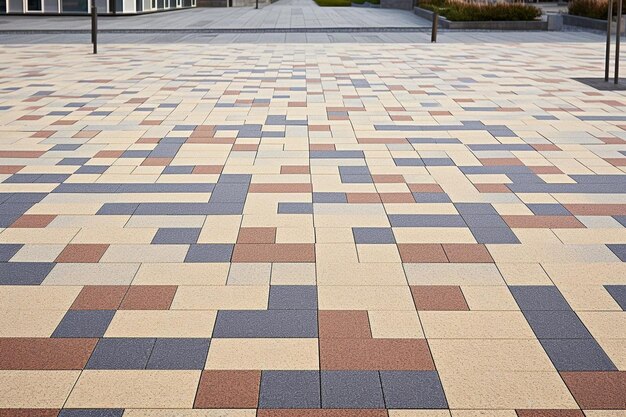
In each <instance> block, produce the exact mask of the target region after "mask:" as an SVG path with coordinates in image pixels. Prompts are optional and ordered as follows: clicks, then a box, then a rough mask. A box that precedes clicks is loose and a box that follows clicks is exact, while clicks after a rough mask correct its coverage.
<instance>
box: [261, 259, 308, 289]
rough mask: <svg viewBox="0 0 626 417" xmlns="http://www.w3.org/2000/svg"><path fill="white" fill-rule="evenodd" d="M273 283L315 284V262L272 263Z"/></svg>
mask: <svg viewBox="0 0 626 417" xmlns="http://www.w3.org/2000/svg"><path fill="white" fill-rule="evenodd" d="M271 284H272V285H315V264H314V263H275V264H272V275H271Z"/></svg>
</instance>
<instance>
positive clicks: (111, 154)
mask: <svg viewBox="0 0 626 417" xmlns="http://www.w3.org/2000/svg"><path fill="white" fill-rule="evenodd" d="M123 153H124V151H99V152H98V153H96V154H95V155H94V156H93V157H94V158H119V157H120V156H122V154H123Z"/></svg>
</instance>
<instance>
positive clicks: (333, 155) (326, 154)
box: [309, 151, 365, 159]
mask: <svg viewBox="0 0 626 417" xmlns="http://www.w3.org/2000/svg"><path fill="white" fill-rule="evenodd" d="M309 156H310V158H311V159H359V158H365V154H363V151H310V152H309Z"/></svg>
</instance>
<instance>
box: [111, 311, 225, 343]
mask: <svg viewBox="0 0 626 417" xmlns="http://www.w3.org/2000/svg"><path fill="white" fill-rule="evenodd" d="M216 316H217V312H216V311H174V310H118V311H117V312H116V313H115V316H113V320H112V321H111V324H110V325H109V327H108V328H107V331H106V333H105V337H211V335H212V333H213V325H214V324H215V318H216Z"/></svg>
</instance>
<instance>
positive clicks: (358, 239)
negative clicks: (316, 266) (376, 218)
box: [352, 227, 396, 244]
mask: <svg viewBox="0 0 626 417" xmlns="http://www.w3.org/2000/svg"><path fill="white" fill-rule="evenodd" d="M352 234H353V236H354V243H357V244H359V243H363V244H372V243H380V244H384V243H396V239H395V237H394V235H393V230H392V229H391V228H390V227H353V228H352Z"/></svg>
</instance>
